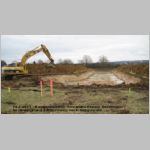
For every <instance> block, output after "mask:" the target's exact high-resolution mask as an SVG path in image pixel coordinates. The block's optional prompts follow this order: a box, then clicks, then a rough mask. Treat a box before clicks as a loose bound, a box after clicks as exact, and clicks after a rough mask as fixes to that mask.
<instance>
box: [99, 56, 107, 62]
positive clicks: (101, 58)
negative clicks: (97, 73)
mask: <svg viewBox="0 0 150 150" xmlns="http://www.w3.org/2000/svg"><path fill="white" fill-rule="evenodd" d="M108 62H109V61H108V59H107V57H106V56H100V57H99V63H101V64H106V63H108Z"/></svg>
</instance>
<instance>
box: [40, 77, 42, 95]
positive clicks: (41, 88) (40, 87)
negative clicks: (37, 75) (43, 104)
mask: <svg viewBox="0 0 150 150" xmlns="http://www.w3.org/2000/svg"><path fill="white" fill-rule="evenodd" d="M40 90H41V96H42V80H40Z"/></svg>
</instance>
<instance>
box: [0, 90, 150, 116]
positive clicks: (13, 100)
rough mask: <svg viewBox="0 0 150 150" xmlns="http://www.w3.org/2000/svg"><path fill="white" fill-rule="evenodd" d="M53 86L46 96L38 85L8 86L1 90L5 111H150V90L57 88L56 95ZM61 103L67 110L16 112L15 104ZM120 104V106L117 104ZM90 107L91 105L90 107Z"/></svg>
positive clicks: (45, 92)
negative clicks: (16, 88) (16, 87)
mask: <svg viewBox="0 0 150 150" xmlns="http://www.w3.org/2000/svg"><path fill="white" fill-rule="evenodd" d="M49 94H50V93H49V88H45V89H44V91H43V96H40V91H39V89H38V88H36V87H22V88H20V89H19V90H15V89H11V92H10V93H9V91H8V90H7V89H2V91H1V95H2V97H1V99H2V105H1V111H2V113H98V114H99V113H102V114H118V113H131V114H133V113H134V114H139V113H143V114H147V113H148V112H149V97H148V90H134V89H130V90H129V89H128V88H126V89H121V88H120V89H119V88H73V87H68V88H55V89H54V95H53V97H50V96H49ZM49 105H51V106H58V105H59V106H61V107H62V108H65V111H63V110H62V111H60V110H59V111H58V109H57V110H55V111H45V112H43V111H40V110H39V111H38V112H36V111H33V112H30V111H27V112H14V111H13V106H31V107H34V106H49ZM68 106H69V107H71V106H84V107H86V106H91V107H94V106H100V109H99V110H97V111H94V110H95V109H96V108H90V111H89V112H88V111H84V110H82V111H81V110H77V111H74V110H73V109H72V110H70V111H68ZM117 107H118V108H117ZM86 110H87V108H86Z"/></svg>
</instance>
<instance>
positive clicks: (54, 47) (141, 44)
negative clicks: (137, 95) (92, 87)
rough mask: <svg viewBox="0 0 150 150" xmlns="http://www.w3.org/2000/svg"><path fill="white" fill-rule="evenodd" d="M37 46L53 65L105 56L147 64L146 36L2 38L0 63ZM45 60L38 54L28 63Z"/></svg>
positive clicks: (31, 36)
mask: <svg viewBox="0 0 150 150" xmlns="http://www.w3.org/2000/svg"><path fill="white" fill-rule="evenodd" d="M40 44H45V45H46V46H47V48H48V49H49V52H50V53H51V55H52V57H53V58H54V60H55V62H57V61H58V59H60V58H61V59H65V58H69V59H71V60H73V61H74V62H75V63H76V62H78V60H80V59H82V57H83V55H89V56H91V57H92V59H93V61H94V62H97V61H98V58H99V56H101V55H105V56H106V57H107V58H108V60H109V61H122V60H149V35H2V36H1V59H2V60H5V61H6V62H7V63H10V62H12V61H14V60H16V61H20V60H21V58H22V56H23V55H24V54H25V53H26V52H27V51H28V50H32V49H34V48H35V47H37V46H39V45H40ZM38 59H42V60H43V61H47V60H48V58H47V57H46V56H45V54H43V53H42V52H40V53H39V54H37V55H35V56H33V57H32V58H30V59H29V60H28V62H33V61H34V60H35V61H37V60H38Z"/></svg>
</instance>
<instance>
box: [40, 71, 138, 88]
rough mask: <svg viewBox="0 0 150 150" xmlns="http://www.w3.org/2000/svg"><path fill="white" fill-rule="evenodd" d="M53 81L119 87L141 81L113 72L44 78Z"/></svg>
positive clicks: (65, 83) (66, 83)
mask: <svg viewBox="0 0 150 150" xmlns="http://www.w3.org/2000/svg"><path fill="white" fill-rule="evenodd" d="M50 79H52V80H53V81H54V82H55V83H61V84H63V85H65V86H67V85H85V86H88V85H92V84H96V85H119V84H122V83H125V84H129V83H138V82H140V80H139V79H137V78H134V77H131V76H130V77H129V76H127V75H123V74H120V73H118V72H115V73H113V72H111V71H94V70H93V71H90V72H86V73H83V74H80V75H54V76H53V75H52V76H46V77H42V80H43V81H47V80H50Z"/></svg>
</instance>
